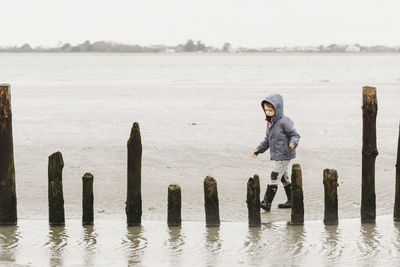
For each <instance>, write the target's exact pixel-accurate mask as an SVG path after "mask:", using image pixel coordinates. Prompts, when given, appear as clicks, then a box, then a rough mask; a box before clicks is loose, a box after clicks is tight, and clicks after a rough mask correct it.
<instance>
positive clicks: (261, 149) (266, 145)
mask: <svg viewBox="0 0 400 267" xmlns="http://www.w3.org/2000/svg"><path fill="white" fill-rule="evenodd" d="M268 148H269V141H268V130H267V132H266V133H265V138H264V141H262V142H261V143H260V144H259V145H258V146H257V151H258V152H260V153H264V152H265V151H266V150H267V149H268Z"/></svg>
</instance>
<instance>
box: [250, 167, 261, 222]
mask: <svg viewBox="0 0 400 267" xmlns="http://www.w3.org/2000/svg"><path fill="white" fill-rule="evenodd" d="M246 202H247V209H248V217H249V226H250V227H256V226H260V225H261V215H260V178H259V176H258V175H257V174H254V177H253V178H252V177H250V178H249V180H248V182H247V200H246Z"/></svg>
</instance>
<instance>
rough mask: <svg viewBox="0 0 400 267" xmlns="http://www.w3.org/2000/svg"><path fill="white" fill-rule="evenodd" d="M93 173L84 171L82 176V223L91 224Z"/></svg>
mask: <svg viewBox="0 0 400 267" xmlns="http://www.w3.org/2000/svg"><path fill="white" fill-rule="evenodd" d="M93 198H94V197H93V175H92V174H91V173H88V172H87V173H85V175H83V177H82V225H92V224H93Z"/></svg>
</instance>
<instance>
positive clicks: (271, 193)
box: [260, 185, 278, 211]
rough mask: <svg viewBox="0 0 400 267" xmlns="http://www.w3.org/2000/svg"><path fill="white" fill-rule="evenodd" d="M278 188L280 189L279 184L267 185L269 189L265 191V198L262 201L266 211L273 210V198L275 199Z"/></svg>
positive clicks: (262, 206) (261, 204)
mask: <svg viewBox="0 0 400 267" xmlns="http://www.w3.org/2000/svg"><path fill="white" fill-rule="evenodd" d="M277 189H278V185H268V186H267V190H266V191H265V195H264V199H263V201H261V203H260V206H261V208H262V209H264V210H266V211H270V210H271V204H272V200H274V197H275V194H276V190H277Z"/></svg>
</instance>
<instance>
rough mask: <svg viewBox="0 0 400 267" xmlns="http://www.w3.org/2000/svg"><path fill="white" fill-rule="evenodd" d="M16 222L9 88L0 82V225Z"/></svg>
mask: <svg viewBox="0 0 400 267" xmlns="http://www.w3.org/2000/svg"><path fill="white" fill-rule="evenodd" d="M15 224H17V195H16V190H15V168H14V145H13V134H12V113H11V89H10V85H9V84H0V225H15Z"/></svg>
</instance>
